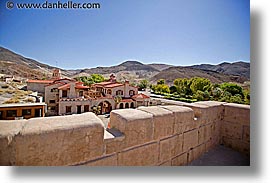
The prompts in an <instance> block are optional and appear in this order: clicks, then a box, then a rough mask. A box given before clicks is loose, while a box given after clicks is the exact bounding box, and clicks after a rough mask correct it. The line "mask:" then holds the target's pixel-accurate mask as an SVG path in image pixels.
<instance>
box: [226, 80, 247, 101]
mask: <svg viewBox="0 0 275 183" xmlns="http://www.w3.org/2000/svg"><path fill="white" fill-rule="evenodd" d="M221 89H222V90H223V91H226V92H229V93H231V95H233V96H234V95H236V94H240V95H241V96H242V98H243V97H244V94H243V88H242V87H241V86H239V85H238V84H235V83H223V84H221Z"/></svg>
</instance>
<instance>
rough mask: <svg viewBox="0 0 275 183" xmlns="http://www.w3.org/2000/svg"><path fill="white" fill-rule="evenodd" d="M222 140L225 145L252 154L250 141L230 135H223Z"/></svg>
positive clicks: (248, 154)
mask: <svg viewBox="0 0 275 183" xmlns="http://www.w3.org/2000/svg"><path fill="white" fill-rule="evenodd" d="M222 140H223V144H224V145H225V146H227V147H229V148H232V149H234V150H236V151H239V152H241V153H243V154H244V155H246V156H248V157H249V156H250V143H246V142H243V141H241V140H238V139H232V138H228V137H223V138H222Z"/></svg>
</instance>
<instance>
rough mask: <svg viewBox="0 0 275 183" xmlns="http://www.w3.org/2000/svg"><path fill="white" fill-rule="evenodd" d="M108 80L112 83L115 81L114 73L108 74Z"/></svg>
mask: <svg viewBox="0 0 275 183" xmlns="http://www.w3.org/2000/svg"><path fill="white" fill-rule="evenodd" d="M110 81H111V82H112V83H115V82H116V77H115V75H114V74H111V75H110Z"/></svg>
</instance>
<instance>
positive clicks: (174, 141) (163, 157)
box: [159, 134, 183, 162]
mask: <svg viewBox="0 0 275 183" xmlns="http://www.w3.org/2000/svg"><path fill="white" fill-rule="evenodd" d="M159 148H160V149H159V151H160V156H159V160H160V162H164V161H167V160H169V159H171V158H172V157H174V156H177V155H178V154H180V153H182V148H183V134H180V135H175V136H173V137H170V138H167V139H164V140H161V141H160V147H159Z"/></svg>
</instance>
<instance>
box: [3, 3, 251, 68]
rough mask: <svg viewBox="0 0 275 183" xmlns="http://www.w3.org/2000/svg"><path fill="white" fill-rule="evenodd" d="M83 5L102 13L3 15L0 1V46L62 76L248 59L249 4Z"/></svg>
mask: <svg viewBox="0 0 275 183" xmlns="http://www.w3.org/2000/svg"><path fill="white" fill-rule="evenodd" d="M13 2H15V3H16V2H19V1H15V0H14V1H13ZM21 2H41V3H43V2H44V1H40V0H39V1H35V0H32V1H21ZM49 2H55V1H54V0H50V1H49ZM64 2H66V1H64ZM74 2H81V1H74ZM83 2H99V3H100V4H101V8H100V9H91V10H83V9H78V10H64V9H63V10H61V9H54V10H53V9H52V10H41V9H32V10H19V9H16V8H14V9H11V10H9V9H6V8H5V5H6V1H1V2H0V5H1V6H0V45H1V46H3V47H6V48H8V49H11V50H12V51H15V52H16V53H19V54H22V55H24V56H26V57H29V58H33V59H36V60H38V61H40V62H42V63H46V64H49V65H53V66H56V62H57V66H58V67H61V68H65V69H68V68H89V67H96V66H110V65H116V64H118V63H121V62H123V61H125V60H139V61H141V62H143V63H166V64H173V65H192V64H201V63H212V64H216V63H221V62H223V61H229V62H233V61H237V60H244V61H249V60H250V5H249V0H115V1H114V0H104V1H103V0H101V1H100V0H97V1H96V0H94V1H93V0H86V1H83Z"/></svg>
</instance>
